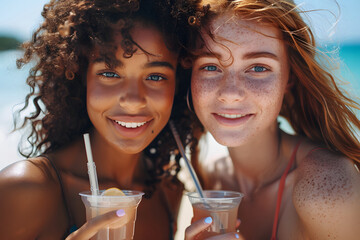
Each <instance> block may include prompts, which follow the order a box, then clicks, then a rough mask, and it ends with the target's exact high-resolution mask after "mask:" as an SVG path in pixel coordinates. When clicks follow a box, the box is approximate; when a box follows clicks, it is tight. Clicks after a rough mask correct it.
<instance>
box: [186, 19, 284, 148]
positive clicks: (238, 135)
mask: <svg viewBox="0 0 360 240" xmlns="http://www.w3.org/2000/svg"><path fill="white" fill-rule="evenodd" d="M230 18H231V15H225V16H222V17H219V18H216V19H214V20H213V21H212V23H211V31H212V33H213V34H214V35H215V38H216V43H215V42H214V41H213V40H212V39H211V38H210V37H209V36H208V35H207V34H205V33H204V34H203V38H204V39H205V42H206V45H207V46H208V48H209V49H210V51H211V52H212V53H215V55H214V54H210V52H209V51H208V50H207V49H203V50H202V52H201V54H200V56H199V57H198V58H197V59H196V60H195V62H194V65H193V72H192V81H191V90H192V97H193V104H194V108H195V112H196V114H197V116H198V117H199V120H200V121H201V122H202V124H203V125H204V126H205V128H206V129H207V130H208V131H210V133H211V134H212V135H213V136H214V138H215V139H216V140H217V141H218V142H219V143H220V144H223V145H225V146H229V147H235V146H240V145H242V144H245V143H246V142H247V141H249V140H251V138H253V137H261V136H262V135H263V134H267V133H270V132H271V130H273V129H274V128H275V127H276V119H277V116H278V114H279V112H280V109H281V105H282V100H283V96H284V92H285V89H286V85H287V82H288V78H289V64H288V58H287V52H286V47H285V44H284V43H283V42H282V41H281V35H280V31H279V30H278V29H276V28H273V27H270V26H267V25H264V24H262V25H260V24H259V23H255V22H251V21H243V20H239V19H236V18H235V19H230ZM229 51H230V52H231V54H230V52H229Z"/></svg>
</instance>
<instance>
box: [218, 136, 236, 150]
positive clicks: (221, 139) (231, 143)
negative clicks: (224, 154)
mask: <svg viewBox="0 0 360 240" xmlns="http://www.w3.org/2000/svg"><path fill="white" fill-rule="evenodd" d="M214 139H215V140H216V142H218V143H219V144H221V145H223V146H225V147H238V146H240V145H241V144H242V141H241V140H240V138H237V137H233V136H231V137H226V136H214Z"/></svg>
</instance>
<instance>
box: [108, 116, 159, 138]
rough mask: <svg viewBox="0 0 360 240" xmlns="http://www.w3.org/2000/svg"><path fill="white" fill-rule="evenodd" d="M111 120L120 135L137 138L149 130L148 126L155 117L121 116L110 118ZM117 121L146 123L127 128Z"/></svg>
mask: <svg viewBox="0 0 360 240" xmlns="http://www.w3.org/2000/svg"><path fill="white" fill-rule="evenodd" d="M109 121H110V122H111V124H112V125H113V126H114V128H115V130H116V131H117V133H118V134H119V135H122V136H123V137H126V138H136V137H138V136H140V135H141V134H143V133H144V132H145V131H146V130H147V128H148V127H149V126H150V124H151V123H152V121H153V118H151V117H144V116H121V117H112V118H109ZM116 121H119V122H127V123H144V125H142V126H139V127H136V128H127V127H125V126H122V125H120V124H118V123H117V122H116Z"/></svg>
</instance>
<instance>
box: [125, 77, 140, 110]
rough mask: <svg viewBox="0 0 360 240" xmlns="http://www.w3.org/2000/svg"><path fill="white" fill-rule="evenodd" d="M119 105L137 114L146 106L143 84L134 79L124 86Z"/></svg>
mask: <svg viewBox="0 0 360 240" xmlns="http://www.w3.org/2000/svg"><path fill="white" fill-rule="evenodd" d="M119 104H120V106H121V107H123V108H125V109H126V110H127V111H129V112H136V111H137V110H138V109H142V108H144V107H145V106H146V97H145V89H144V88H143V87H142V86H141V83H139V82H138V81H136V80H135V79H132V80H131V81H129V82H128V84H126V86H123V88H122V89H121V95H120V97H119Z"/></svg>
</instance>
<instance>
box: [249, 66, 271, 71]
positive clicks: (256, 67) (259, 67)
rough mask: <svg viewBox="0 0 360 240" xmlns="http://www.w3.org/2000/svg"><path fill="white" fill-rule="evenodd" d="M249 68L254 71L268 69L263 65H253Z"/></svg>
mask: <svg viewBox="0 0 360 240" xmlns="http://www.w3.org/2000/svg"><path fill="white" fill-rule="evenodd" d="M251 70H252V71H254V72H265V71H267V70H268V69H267V68H266V67H263V66H255V67H253V68H251Z"/></svg>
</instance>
